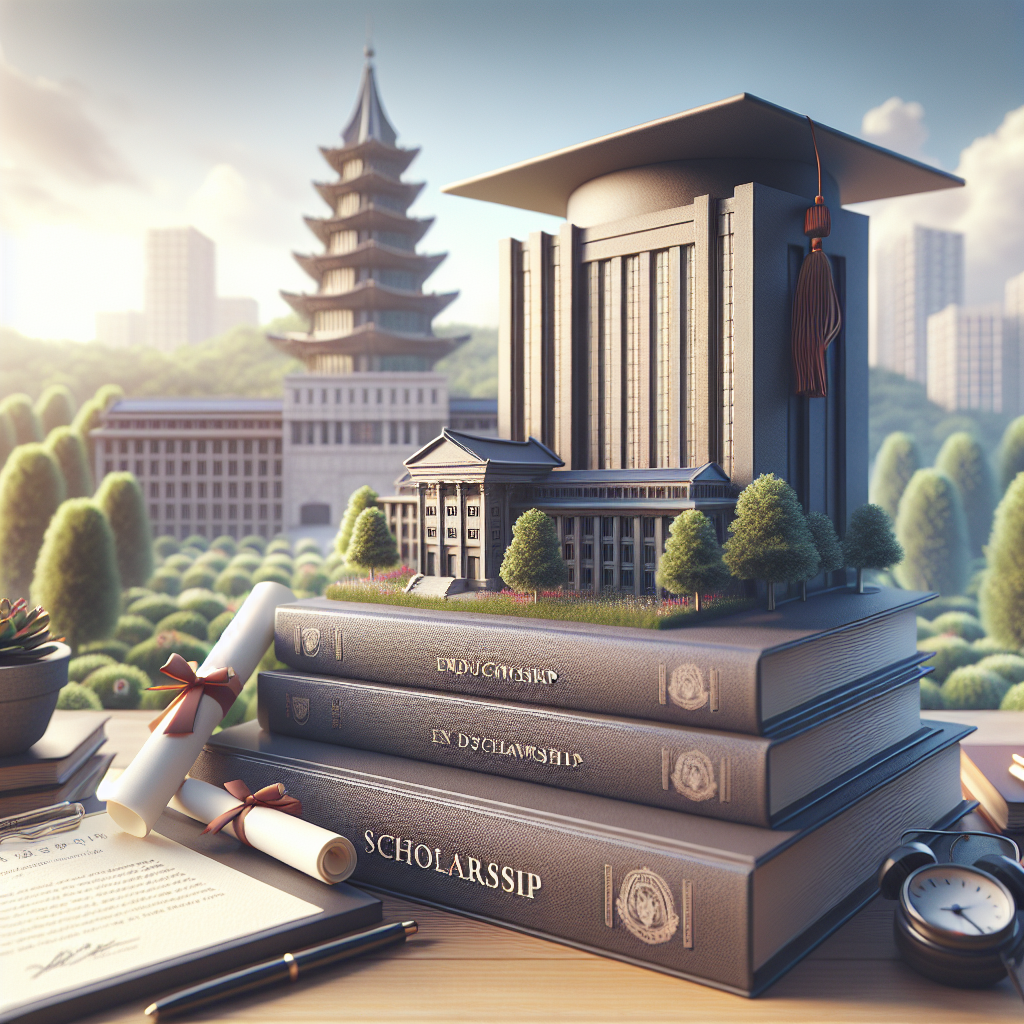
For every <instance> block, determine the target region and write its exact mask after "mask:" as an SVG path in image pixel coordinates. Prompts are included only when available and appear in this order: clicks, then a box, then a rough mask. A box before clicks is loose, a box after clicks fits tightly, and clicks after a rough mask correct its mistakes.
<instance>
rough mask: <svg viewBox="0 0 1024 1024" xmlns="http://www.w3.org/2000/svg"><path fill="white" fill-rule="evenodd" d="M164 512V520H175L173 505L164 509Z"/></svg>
mask: <svg viewBox="0 0 1024 1024" xmlns="http://www.w3.org/2000/svg"><path fill="white" fill-rule="evenodd" d="M164 512H165V513H166V514H165V515H164V519H173V518H174V506H173V505H167V506H166V507H165V508H164Z"/></svg>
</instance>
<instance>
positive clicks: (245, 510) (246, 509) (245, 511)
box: [242, 505, 252, 519]
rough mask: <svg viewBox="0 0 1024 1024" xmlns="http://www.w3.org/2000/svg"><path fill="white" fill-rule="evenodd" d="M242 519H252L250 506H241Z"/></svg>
mask: <svg viewBox="0 0 1024 1024" xmlns="http://www.w3.org/2000/svg"><path fill="white" fill-rule="evenodd" d="M242 518H243V519H252V505H243V506H242Z"/></svg>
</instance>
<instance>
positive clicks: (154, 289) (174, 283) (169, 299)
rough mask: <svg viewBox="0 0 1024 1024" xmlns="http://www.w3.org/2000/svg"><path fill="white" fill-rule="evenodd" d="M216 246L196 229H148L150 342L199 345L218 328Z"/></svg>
mask: <svg viewBox="0 0 1024 1024" xmlns="http://www.w3.org/2000/svg"><path fill="white" fill-rule="evenodd" d="M216 295H217V287H216V247H215V246H214V244H213V242H212V241H211V240H210V239H209V238H207V237H206V236H205V235H203V234H200V233H199V232H198V231H196V229H195V228H193V227H185V228H155V229H152V230H150V231H147V232H146V299H145V316H146V344H147V345H149V346H151V347H152V348H158V349H160V350H161V351H163V352H170V351H171V350H172V349H175V348H177V347H178V346H179V345H198V344H199V343H200V342H201V341H205V340H206V339H207V338H209V337H210V336H211V335H212V334H213V333H214V331H215V329H216V315H217V313H216V308H217V306H216V304H217V300H216Z"/></svg>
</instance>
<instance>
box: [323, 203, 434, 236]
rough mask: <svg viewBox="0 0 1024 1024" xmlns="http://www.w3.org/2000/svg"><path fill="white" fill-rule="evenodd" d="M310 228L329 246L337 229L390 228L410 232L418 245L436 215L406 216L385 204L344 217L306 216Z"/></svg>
mask: <svg viewBox="0 0 1024 1024" xmlns="http://www.w3.org/2000/svg"><path fill="white" fill-rule="evenodd" d="M304 220H305V221H306V224H307V226H308V227H309V230H310V231H312V232H313V234H314V235H316V237H317V238H319V239H320V241H321V242H323V244H324V245H325V246H326V245H328V244H329V243H330V240H331V235H333V234H334V233H335V232H336V231H374V230H377V231H391V232H394V233H395V234H399V235H408V236H409V238H410V240H411V241H412V244H413V245H415V244H416V243H417V242H418V241H419V240H420V239H421V238H422V237H423V236H424V235H425V234H426V233H427V232H428V231H429V230H430V225H431V224H433V223H434V218H433V217H406V216H405V215H404V214H401V213H395V212H394V210H388V209H386V208H385V207H383V206H374V205H373V204H372V203H371V204H370V205H369V206H365V207H363V209H361V210H357V211H356V212H355V213H350V214H347V215H346V216H344V217H306V218H304Z"/></svg>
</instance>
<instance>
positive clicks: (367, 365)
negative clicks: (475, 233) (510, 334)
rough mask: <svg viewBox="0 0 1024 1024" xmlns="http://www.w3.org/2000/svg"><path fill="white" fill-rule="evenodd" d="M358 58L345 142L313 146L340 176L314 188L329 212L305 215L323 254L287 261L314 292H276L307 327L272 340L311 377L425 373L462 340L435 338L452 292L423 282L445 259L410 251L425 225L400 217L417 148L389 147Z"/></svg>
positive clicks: (372, 86) (412, 186) (391, 139)
mask: <svg viewBox="0 0 1024 1024" xmlns="http://www.w3.org/2000/svg"><path fill="white" fill-rule="evenodd" d="M364 53H365V55H366V63H365V65H364V67H363V77H362V82H361V83H360V86H359V95H358V97H357V99H356V105H355V110H354V111H353V112H352V117H351V118H350V120H349V122H348V124H347V126H346V127H345V129H344V131H342V133H341V135H342V143H343V144H342V145H341V146H339V147H336V148H327V147H321V149H320V152H321V153H323V155H324V159H325V160H326V161H327V162H328V163H329V164H330V165H331V168H332V169H333V170H334V171H335V172H336V173H337V175H338V177H337V180H335V181H331V182H326V183H324V182H314V183H313V184H314V187H315V188H316V190H317V191H318V192H319V193H320V195H321V196H322V197H323V199H324V201H325V202H326V203H327V204H328V206H330V208H331V213H330V214H329V215H328V216H326V217H306V218H305V221H306V224H307V225H308V226H309V228H310V230H311V231H312V232H313V233H314V234H315V235H316V236H317V238H318V239H319V240H320V242H321V244H322V245H323V247H324V249H323V252H321V253H317V254H315V255H301V254H299V253H294V254H293V255H294V256H295V259H296V261H297V262H298V264H299V266H300V267H302V269H303V270H304V271H305V272H306V273H307V274H309V276H310V277H311V278H313V280H314V281H316V284H317V289H316V292H315V293H312V294H309V293H303V294H294V293H291V292H282V293H281V295H282V297H283V298H284V299H285V301H287V302H288V303H289V304H290V305H291V306H292V308H293V309H295V310H296V311H297V312H299V313H301V314H302V315H303V316H304V317H306V318H307V319H308V321H309V324H310V329H309V331H308V332H293V333H289V334H287V335H284V336H274V335H272V336H271V338H270V340H271V341H272V342H273V343H274V344H275V345H276V346H277V347H278V348H280V349H281V350H282V351H284V352H286V353H288V354H289V355H291V356H294V357H295V358H297V359H300V360H301V361H302V362H303V363H304V364H305V366H306V369H307V371H308V372H309V373H312V374H317V375H330V376H337V375H341V374H349V373H359V372H382V371H383V372H387V371H429V370H431V369H432V368H433V365H434V363H435V362H437V360H438V359H441V358H442V357H443V356H446V355H447V354H448V353H449V352H451V351H452V350H453V349H454V348H456V347H457V346H458V345H460V344H461V343H462V342H464V341H466V340H467V339H468V335H467V336H465V337H456V338H439V337H437V336H436V335H435V334H434V333H433V329H432V327H431V322H432V321H433V319H434V317H435V316H437V314H438V313H440V312H441V310H443V309H445V308H446V307H447V306H448V305H450V304H451V303H452V302H453V301H454V300H455V298H456V297H457V296H458V294H459V293H458V292H447V293H445V294H436V293H424V291H423V282H424V281H425V280H426V279H427V278H428V277H429V276H430V275H431V274H432V273H433V272H434V270H435V269H437V267H438V266H439V265H440V264H441V262H442V261H443V260H444V259H445V257H446V255H447V253H437V254H434V255H426V254H423V253H418V252H417V251H416V244H417V243H418V242H419V241H420V239H421V238H422V237H423V236H424V235H425V234H426V232H427V231H428V230H429V228H430V226H431V224H432V223H433V218H432V217H426V218H416V217H410V216H408V214H407V213H406V211H407V210H408V209H409V207H410V206H411V205H412V203H413V202H414V200H415V199H416V197H417V196H418V195H419V194H420V191H421V190H422V189H423V183H422V182H416V183H413V182H406V181H403V180H402V174H403V173H404V172H405V170H406V169H407V168H408V166H409V164H411V163H412V161H413V160H414V159H415V158H416V155H417V154H418V153H419V149H404V148H402V147H400V146H398V145H396V141H397V133H396V132H395V129H394V128H393V127H392V125H391V122H390V121H388V118H387V115H386V114H385V113H384V107H383V104H382V103H381V101H380V94H379V93H378V91H377V81H376V76H375V74H374V67H373V59H372V58H373V50H372V49H371V48H370V47H367V48H366V49H365V51H364Z"/></svg>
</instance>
